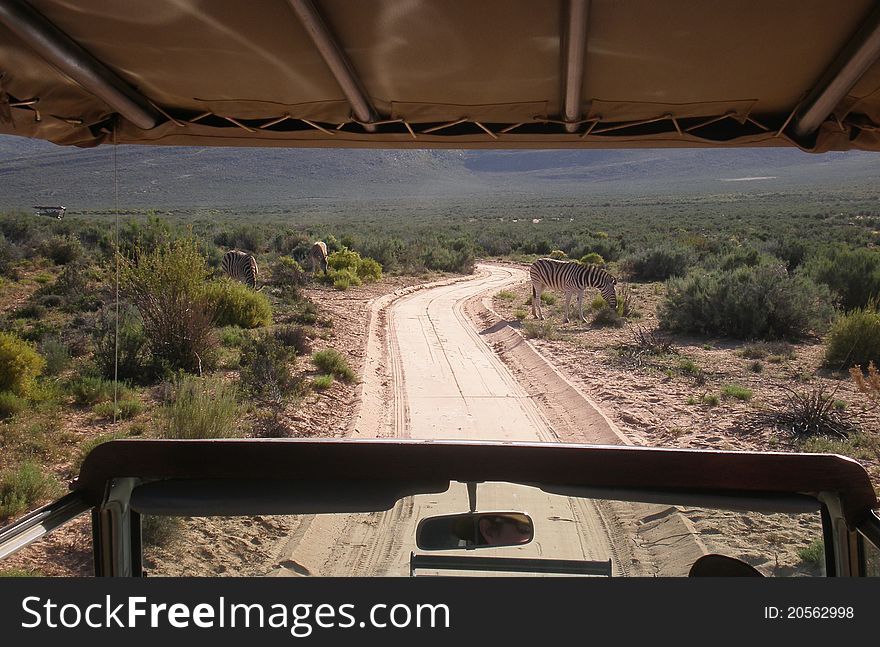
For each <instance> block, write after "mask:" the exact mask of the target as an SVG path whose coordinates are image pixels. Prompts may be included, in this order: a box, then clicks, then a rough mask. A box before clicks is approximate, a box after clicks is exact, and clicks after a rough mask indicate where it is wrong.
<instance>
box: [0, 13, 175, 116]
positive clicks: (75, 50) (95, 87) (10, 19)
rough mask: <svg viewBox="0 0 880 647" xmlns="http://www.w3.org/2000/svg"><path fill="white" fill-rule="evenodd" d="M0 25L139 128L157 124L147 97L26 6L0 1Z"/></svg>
mask: <svg viewBox="0 0 880 647" xmlns="http://www.w3.org/2000/svg"><path fill="white" fill-rule="evenodd" d="M0 23H2V24H3V25H5V26H6V27H7V28H8V29H9V30H10V31H12V32H13V33H14V34H15V35H16V36H18V37H19V38H21V39H22V40H23V41H24V42H25V43H27V44H28V45H29V46H30V47H31V48H32V49H33V50H34V51H35V52H36V53H37V54H39V55H40V56H41V57H43V58H44V59H45V60H46V61H47V62H48V63H50V64H51V65H52V66H54V67H55V68H57V69H58V70H59V71H61V72H63V73H64V74H66V75H67V76H69V77H70V78H71V79H73V80H74V81H76V82H77V83H78V84H79V85H80V86H82V87H83V88H84V89H85V90H87V91H89V92H91V93H92V94H94V95H95V96H96V97H98V98H100V99H102V100H103V101H104V102H106V103H107V105H108V106H110V107H111V108H112V109H113V110H115V111H116V112H118V113H119V114H120V115H122V116H123V117H125V118H126V119H127V120H128V121H130V122H131V123H133V124H134V125H135V126H137V127H138V128H142V129H143V130H148V129H150V128H153V127H154V126H155V125H156V124H157V123H158V121H159V116H158V113H157V112H156V111H155V110H154V109H153V108H152V106H151V105H150V102H149V100H148V99H147V98H146V97H144V96H143V95H142V94H140V93H139V92H138V91H137V90H135V89H134V88H133V87H131V86H130V85H129V84H128V83H126V82H125V81H124V80H122V79H121V78H120V77H119V76H117V74H116V73H115V72H113V71H112V70H111V69H110V68H108V67H107V66H106V65H104V63H102V62H101V61H99V60H98V59H97V58H95V57H94V56H92V55H91V54H89V53H88V52H87V51H86V50H85V49H83V48H82V46H81V45H79V43H77V42H76V41H74V40H73V39H72V38H70V36H68V35H67V34H65V33H64V32H63V31H61V30H60V29H58V27H56V26H55V25H54V24H52V23H51V22H49V20H48V19H46V17H45V16H43V15H42V14H40V13H39V12H37V11H36V10H35V9H34V8H33V7H31V6H30V5H29V4H27V3H25V2H22V1H21V0H0Z"/></svg>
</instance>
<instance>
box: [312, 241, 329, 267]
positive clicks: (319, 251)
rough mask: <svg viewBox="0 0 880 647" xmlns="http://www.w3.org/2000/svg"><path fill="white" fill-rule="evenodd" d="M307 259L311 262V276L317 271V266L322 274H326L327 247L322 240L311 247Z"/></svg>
mask: <svg viewBox="0 0 880 647" xmlns="http://www.w3.org/2000/svg"><path fill="white" fill-rule="evenodd" d="M309 258H310V259H311V260H312V274H315V273H316V272H317V271H318V266H320V267H321V270H322V271H323V272H324V274H326V273H327V245H326V244H325V243H324V241H323V240H319V241H318V242H316V243H315V244H314V245H312V249H310V250H309Z"/></svg>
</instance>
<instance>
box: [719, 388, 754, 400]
mask: <svg viewBox="0 0 880 647" xmlns="http://www.w3.org/2000/svg"><path fill="white" fill-rule="evenodd" d="M721 395H722V396H724V397H725V398H734V399H736V400H742V401H743V402H748V401H749V400H751V399H752V390H751V389H747V388H746V387H744V386H739V385H738V384H726V385H724V386H723V387H722V388H721Z"/></svg>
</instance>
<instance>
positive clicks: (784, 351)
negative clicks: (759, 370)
mask: <svg viewBox="0 0 880 647" xmlns="http://www.w3.org/2000/svg"><path fill="white" fill-rule="evenodd" d="M739 355H740V356H741V357H744V358H746V359H764V358H765V357H768V356H771V355H772V356H777V357H780V358H785V359H794V346H792V345H791V344H789V343H788V342H784V341H759V342H752V343H750V344H745V345H744V346H743V347H742V348H741V349H740V350H739ZM768 361H770V360H768Z"/></svg>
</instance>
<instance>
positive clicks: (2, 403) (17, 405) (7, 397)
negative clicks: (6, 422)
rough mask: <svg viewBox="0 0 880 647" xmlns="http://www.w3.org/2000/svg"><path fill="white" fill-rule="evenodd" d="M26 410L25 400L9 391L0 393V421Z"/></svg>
mask: <svg viewBox="0 0 880 647" xmlns="http://www.w3.org/2000/svg"><path fill="white" fill-rule="evenodd" d="M25 409H27V400H25V399H24V398H20V397H18V396H17V395H15V394H14V393H12V392H10V391H0V420H3V418H9V417H11V416H14V415H15V414H17V413H21V412H22V411H24V410H25Z"/></svg>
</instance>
